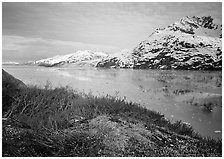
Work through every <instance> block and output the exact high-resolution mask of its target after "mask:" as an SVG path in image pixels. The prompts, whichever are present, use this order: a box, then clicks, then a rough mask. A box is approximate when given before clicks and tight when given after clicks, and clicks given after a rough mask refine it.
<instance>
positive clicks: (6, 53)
mask: <svg viewBox="0 0 224 159" xmlns="http://www.w3.org/2000/svg"><path fill="white" fill-rule="evenodd" d="M87 49H88V50H93V51H105V52H115V51H118V50H120V48H117V47H114V46H108V45H98V44H90V43H82V42H74V41H62V40H55V39H44V38H31V37H23V36H11V35H3V37H2V50H3V58H4V57H11V58H16V59H19V58H21V59H27V58H28V59H30V60H32V59H33V60H35V59H36V58H44V57H50V56H54V55H56V54H57V55H63V54H68V53H72V52H75V51H77V50H87ZM7 60H13V59H7Z"/></svg>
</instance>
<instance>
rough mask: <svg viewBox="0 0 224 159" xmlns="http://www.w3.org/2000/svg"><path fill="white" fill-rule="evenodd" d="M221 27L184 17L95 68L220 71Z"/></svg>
mask: <svg viewBox="0 0 224 159" xmlns="http://www.w3.org/2000/svg"><path fill="white" fill-rule="evenodd" d="M221 29H222V26H221V25H217V24H214V23H213V19H212V18H211V17H210V16H208V17H201V18H199V17H195V16H193V17H191V18H190V17H185V18H182V19H181V20H180V21H179V22H175V23H174V24H171V25H169V26H168V27H167V28H164V29H157V30H156V31H154V32H153V33H152V34H151V35H150V36H149V37H148V38H147V39H146V40H144V41H142V42H141V43H140V44H139V45H138V46H137V47H136V48H134V49H133V50H132V51H131V52H129V51H128V52H126V53H125V55H124V52H120V54H119V53H118V54H117V55H115V56H113V57H111V56H110V57H108V58H106V59H103V60H101V61H100V62H99V63H98V64H97V67H118V68H140V69H141V68H156V69H196V70H200V69H203V70H206V69H221V68H222V35H221Z"/></svg>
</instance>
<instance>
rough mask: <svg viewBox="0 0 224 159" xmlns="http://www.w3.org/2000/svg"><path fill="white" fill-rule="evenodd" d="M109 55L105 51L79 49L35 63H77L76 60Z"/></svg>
mask: <svg viewBox="0 0 224 159" xmlns="http://www.w3.org/2000/svg"><path fill="white" fill-rule="evenodd" d="M107 56H108V55H107V54H106V53H103V52H93V51H90V50H84V51H82V50H79V51H76V52H75V53H71V54H67V55H57V56H54V57H50V58H46V59H42V60H38V61H35V62H34V64H37V65H41V66H55V65H63V64H66V63H76V62H87V61H93V60H98V59H102V58H105V57H107Z"/></svg>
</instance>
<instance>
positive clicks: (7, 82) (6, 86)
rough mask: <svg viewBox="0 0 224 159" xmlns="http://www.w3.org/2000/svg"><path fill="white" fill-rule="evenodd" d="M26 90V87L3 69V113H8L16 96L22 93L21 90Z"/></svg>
mask: <svg viewBox="0 0 224 159" xmlns="http://www.w3.org/2000/svg"><path fill="white" fill-rule="evenodd" d="M23 88H26V85H25V84H24V83H23V82H22V81H20V80H18V79H16V78H15V77H13V76H12V75H10V74H8V73H7V72H5V70H3V69H2V112H3V113H4V112H6V111H7V110H8V109H9V107H10V105H11V103H12V102H13V101H14V98H13V97H14V96H15V95H16V94H17V93H19V92H20V91H21V89H23Z"/></svg>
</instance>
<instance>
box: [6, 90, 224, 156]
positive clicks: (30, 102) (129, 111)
mask: <svg viewBox="0 0 224 159" xmlns="http://www.w3.org/2000/svg"><path fill="white" fill-rule="evenodd" d="M13 98H14V102H13V103H12V104H11V106H10V109H9V110H8V111H6V112H5V113H4V119H5V120H4V121H3V140H2V142H3V149H2V150H3V156H221V155H222V143H221V140H214V139H211V138H203V137H201V136H200V135H199V134H197V133H195V132H194V130H193V129H192V127H190V126H188V125H186V124H183V123H182V122H180V121H177V122H175V123H171V122H170V121H169V120H167V119H166V118H165V117H164V115H162V114H160V113H158V112H154V111H151V110H148V109H146V108H143V107H141V106H140V105H138V104H136V103H132V102H126V101H125V100H124V99H118V98H116V97H112V96H108V95H107V96H102V97H96V96H93V95H92V94H85V93H80V92H76V91H75V90H73V89H71V88H68V87H61V88H55V89H51V88H49V87H48V86H46V87H45V89H41V88H38V87H29V88H23V89H21V91H20V92H19V94H16V95H15V96H14V97H13Z"/></svg>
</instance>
